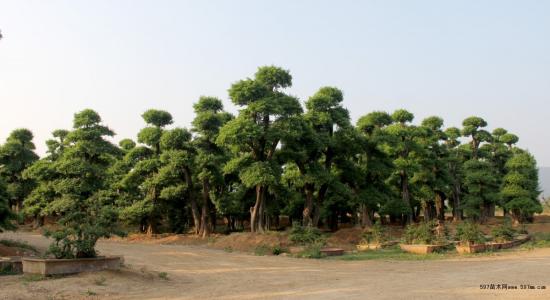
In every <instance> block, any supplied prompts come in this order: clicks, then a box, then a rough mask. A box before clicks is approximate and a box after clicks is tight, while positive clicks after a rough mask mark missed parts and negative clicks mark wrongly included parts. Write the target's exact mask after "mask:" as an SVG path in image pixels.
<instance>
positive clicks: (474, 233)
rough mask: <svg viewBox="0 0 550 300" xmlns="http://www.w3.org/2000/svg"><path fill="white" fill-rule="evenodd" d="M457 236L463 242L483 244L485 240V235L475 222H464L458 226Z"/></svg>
mask: <svg viewBox="0 0 550 300" xmlns="http://www.w3.org/2000/svg"><path fill="white" fill-rule="evenodd" d="M456 238H457V239H458V240H459V241H460V242H461V243H462V244H481V243H484V242H485V236H484V235H483V232H482V231H481V229H479V226H478V225H477V224H476V223H474V222H462V223H460V224H458V225H457V226H456Z"/></svg>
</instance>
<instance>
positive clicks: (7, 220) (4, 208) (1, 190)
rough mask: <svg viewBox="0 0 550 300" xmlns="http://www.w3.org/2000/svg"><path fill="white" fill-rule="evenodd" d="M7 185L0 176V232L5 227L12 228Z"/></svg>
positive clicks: (12, 217) (12, 216)
mask: <svg viewBox="0 0 550 300" xmlns="http://www.w3.org/2000/svg"><path fill="white" fill-rule="evenodd" d="M8 198H9V196H8V193H7V187H6V184H5V183H4V181H3V180H2V178H0V232H2V231H3V230H6V229H13V228H14V226H13V224H11V220H12V219H14V215H13V213H12V212H11V209H10V206H9V201H8Z"/></svg>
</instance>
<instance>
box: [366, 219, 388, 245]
mask: <svg viewBox="0 0 550 300" xmlns="http://www.w3.org/2000/svg"><path fill="white" fill-rule="evenodd" d="M387 239H388V236H387V234H386V230H385V228H384V227H383V226H382V224H380V222H376V223H374V225H373V226H372V227H370V228H369V229H368V230H367V231H366V232H364V233H363V240H362V243H365V244H371V243H374V244H376V243H379V244H381V243H384V242H386V241H387Z"/></svg>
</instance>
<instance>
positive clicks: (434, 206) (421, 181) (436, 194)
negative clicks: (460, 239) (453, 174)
mask: <svg viewBox="0 0 550 300" xmlns="http://www.w3.org/2000/svg"><path fill="white" fill-rule="evenodd" d="M442 127H443V119H441V118H439V117H435V116H432V117H428V118H426V119H424V120H422V123H421V126H420V127H419V129H420V130H421V131H422V134H421V135H420V136H419V137H418V138H417V141H418V143H419V145H420V146H421V147H422V148H423V150H424V151H423V155H422V156H420V157H419V158H418V160H419V163H420V170H419V171H418V172H416V173H415V174H414V176H413V178H412V180H411V183H412V184H413V185H416V186H417V187H418V188H417V189H416V190H417V194H418V198H419V199H420V200H421V205H422V208H423V210H424V221H429V220H432V219H434V218H437V219H438V220H439V221H445V204H444V200H445V197H446V194H448V186H449V182H450V181H451V178H450V177H449V172H448V165H447V158H448V152H447V148H446V147H445V145H444V144H443V143H442V142H443V141H445V140H446V139H447V136H446V135H445V134H444V133H443V130H442Z"/></svg>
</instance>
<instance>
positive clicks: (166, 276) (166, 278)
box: [159, 272, 168, 280]
mask: <svg viewBox="0 0 550 300" xmlns="http://www.w3.org/2000/svg"><path fill="white" fill-rule="evenodd" d="M159 278H160V279H162V280H168V273H166V272H160V273H159Z"/></svg>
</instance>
